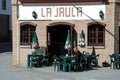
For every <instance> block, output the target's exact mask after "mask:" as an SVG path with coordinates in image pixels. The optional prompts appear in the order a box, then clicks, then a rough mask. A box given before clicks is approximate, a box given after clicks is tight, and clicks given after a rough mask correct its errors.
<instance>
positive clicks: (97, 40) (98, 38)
mask: <svg viewBox="0 0 120 80" xmlns="http://www.w3.org/2000/svg"><path fill="white" fill-rule="evenodd" d="M92 45H95V46H104V45H105V27H104V26H102V25H100V24H93V25H90V26H88V46H92Z"/></svg>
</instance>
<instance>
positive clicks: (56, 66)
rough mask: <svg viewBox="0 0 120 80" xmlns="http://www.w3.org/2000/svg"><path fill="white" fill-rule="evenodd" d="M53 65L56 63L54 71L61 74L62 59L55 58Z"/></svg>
mask: <svg viewBox="0 0 120 80" xmlns="http://www.w3.org/2000/svg"><path fill="white" fill-rule="evenodd" d="M53 63H54V71H56V70H57V72H59V71H60V59H59V58H58V57H57V56H55V57H54V62H53Z"/></svg>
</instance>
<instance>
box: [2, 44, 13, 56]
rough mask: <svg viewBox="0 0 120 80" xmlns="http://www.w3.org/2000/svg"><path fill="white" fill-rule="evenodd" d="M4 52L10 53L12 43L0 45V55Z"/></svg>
mask: <svg viewBox="0 0 120 80" xmlns="http://www.w3.org/2000/svg"><path fill="white" fill-rule="evenodd" d="M4 52H12V43H0V54H1V53H4Z"/></svg>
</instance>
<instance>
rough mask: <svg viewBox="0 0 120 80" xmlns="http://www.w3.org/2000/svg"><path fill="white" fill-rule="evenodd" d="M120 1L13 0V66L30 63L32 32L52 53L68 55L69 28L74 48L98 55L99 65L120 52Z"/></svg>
mask: <svg viewBox="0 0 120 80" xmlns="http://www.w3.org/2000/svg"><path fill="white" fill-rule="evenodd" d="M119 22H120V1H119V0H84V1H83V0H17V1H16V0H12V30H13V33H12V34H13V40H12V41H13V65H27V55H28V54H31V52H32V51H33V49H30V44H31V41H32V34H33V32H36V34H37V37H38V42H39V46H42V47H44V48H45V54H47V53H49V54H50V55H51V56H54V55H61V54H65V53H66V50H65V48H64V46H65V42H66V37H67V32H68V31H70V42H71V48H72V49H71V51H70V52H71V53H72V52H73V48H74V47H76V46H77V47H78V49H79V50H80V51H81V52H83V51H86V52H88V53H90V54H91V53H92V50H93V46H94V48H95V52H96V54H100V55H99V59H98V61H99V65H102V62H104V61H107V62H110V58H109V55H110V54H113V53H119V51H120V47H119V44H120V41H119V35H120V23H119Z"/></svg>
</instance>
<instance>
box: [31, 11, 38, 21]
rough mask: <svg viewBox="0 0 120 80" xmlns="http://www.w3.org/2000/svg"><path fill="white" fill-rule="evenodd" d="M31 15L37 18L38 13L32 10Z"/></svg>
mask: <svg viewBox="0 0 120 80" xmlns="http://www.w3.org/2000/svg"><path fill="white" fill-rule="evenodd" d="M32 17H33V18H34V19H37V18H38V14H37V13H36V12H35V11H33V12H32Z"/></svg>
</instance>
